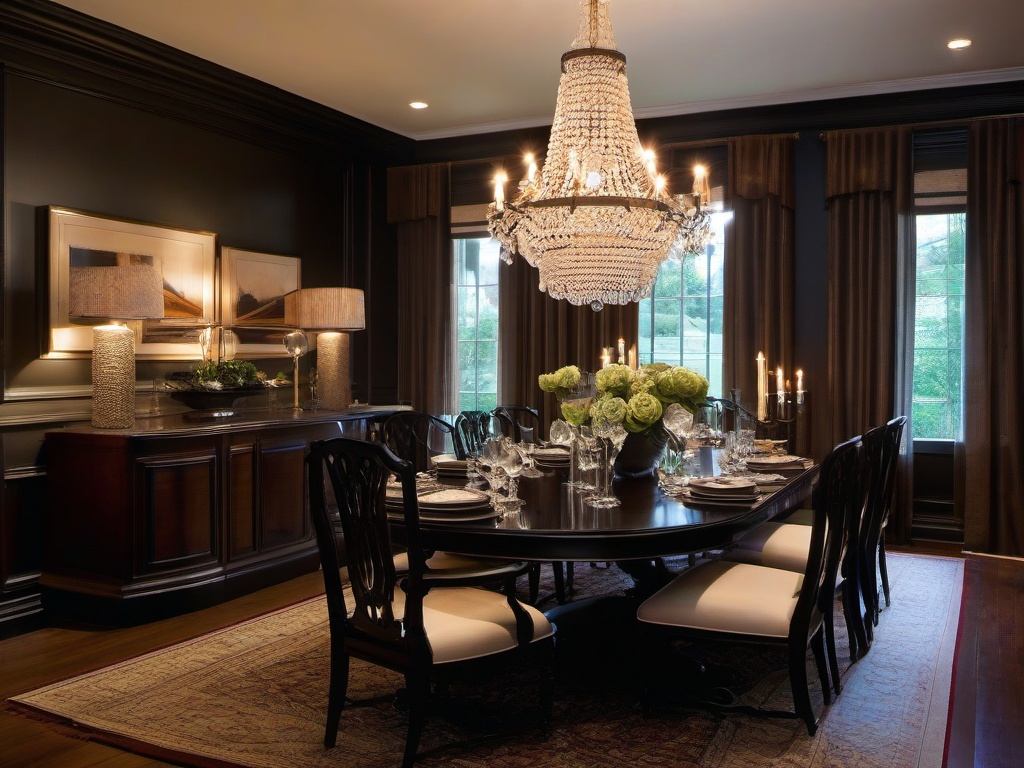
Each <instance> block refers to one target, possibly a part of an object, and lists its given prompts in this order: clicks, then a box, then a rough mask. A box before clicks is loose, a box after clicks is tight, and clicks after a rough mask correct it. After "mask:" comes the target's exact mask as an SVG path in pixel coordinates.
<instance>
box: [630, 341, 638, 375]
mask: <svg viewBox="0 0 1024 768" xmlns="http://www.w3.org/2000/svg"><path fill="white" fill-rule="evenodd" d="M629 367H630V368H631V369H632V370H634V371H635V370H636V369H637V357H636V344H634V345H632V346H631V347H630V348H629Z"/></svg>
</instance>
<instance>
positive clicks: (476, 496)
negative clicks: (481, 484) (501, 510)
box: [387, 486, 497, 522]
mask: <svg viewBox="0 0 1024 768" xmlns="http://www.w3.org/2000/svg"><path fill="white" fill-rule="evenodd" d="M387 504H388V507H389V508H391V509H392V510H393V511H395V512H397V511H398V509H399V508H400V507H401V505H402V498H401V491H400V490H399V495H398V496H397V497H393V496H392V489H391V487H390V486H389V487H388V489H387ZM419 505H420V519H421V520H426V521H430V522H438V521H443V522H464V521H467V520H486V519H487V518H490V517H494V516H495V515H496V514H497V513H496V512H495V511H494V510H493V509H492V508H491V500H490V498H489V497H488V496H487V494H486V493H483V492H482V491H476V490H473V489H472V488H444V489H442V490H435V491H427V492H425V493H421V494H420V495H419Z"/></svg>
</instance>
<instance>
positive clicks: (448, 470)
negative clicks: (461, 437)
mask: <svg viewBox="0 0 1024 768" xmlns="http://www.w3.org/2000/svg"><path fill="white" fill-rule="evenodd" d="M430 463H431V464H433V465H434V470H435V471H436V472H437V481H438V482H439V483H444V484H445V485H465V484H466V470H467V469H468V464H467V463H466V460H465V459H457V458H455V456H454V455H453V454H450V453H442V454H440V455H438V456H431V457H430Z"/></svg>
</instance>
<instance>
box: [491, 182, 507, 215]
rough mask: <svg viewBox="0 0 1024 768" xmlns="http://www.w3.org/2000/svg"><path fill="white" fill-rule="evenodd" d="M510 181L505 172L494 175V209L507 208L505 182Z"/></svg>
mask: <svg viewBox="0 0 1024 768" xmlns="http://www.w3.org/2000/svg"><path fill="white" fill-rule="evenodd" d="M506 181H508V177H507V176H506V175H505V174H504V173H499V174H498V175H497V176H495V177H494V210H496V211H502V210H504V209H505V182H506Z"/></svg>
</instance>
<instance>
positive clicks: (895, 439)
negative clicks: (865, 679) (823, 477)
mask: <svg viewBox="0 0 1024 768" xmlns="http://www.w3.org/2000/svg"><path fill="white" fill-rule="evenodd" d="M906 424H907V417H906V416H897V417H896V418H894V419H890V420H889V421H888V422H887V423H886V424H885V428H884V429H885V432H884V436H883V438H882V440H881V441H880V446H879V455H878V460H877V465H876V469H877V473H876V483H875V486H874V488H873V492H872V500H871V509H870V511H869V516H868V522H867V524H866V525H865V532H864V535H863V536H862V537H861V541H860V547H861V554H860V556H861V560H862V566H861V580H862V581H861V584H862V587H861V592H862V593H863V594H864V598H865V608H866V611H867V615H866V617H865V623H866V624H867V626H868V627H869V628H870V627H872V626H877V625H878V616H879V614H880V613H881V605H880V603H879V599H878V574H879V573H880V574H881V577H882V592H883V594H884V595H885V605H886V607H888V606H889V605H890V601H889V574H888V571H887V569H886V564H885V528H886V526H887V525H888V523H889V514H890V512H891V511H892V504H893V498H894V497H895V494H896V470H897V467H898V466H899V459H900V445H901V443H902V441H903V430H904V428H905V427H906Z"/></svg>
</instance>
